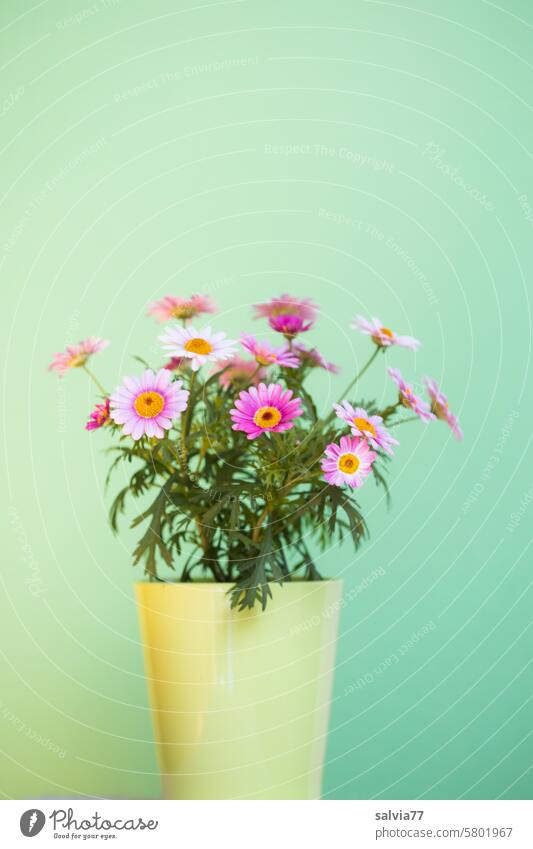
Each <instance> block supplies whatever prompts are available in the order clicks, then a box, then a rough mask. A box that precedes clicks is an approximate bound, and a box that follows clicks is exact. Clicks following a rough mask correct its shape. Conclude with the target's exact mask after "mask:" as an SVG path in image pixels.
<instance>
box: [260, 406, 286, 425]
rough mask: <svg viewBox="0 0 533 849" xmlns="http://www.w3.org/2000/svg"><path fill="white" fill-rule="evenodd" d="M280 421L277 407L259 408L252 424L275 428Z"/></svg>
mask: <svg viewBox="0 0 533 849" xmlns="http://www.w3.org/2000/svg"><path fill="white" fill-rule="evenodd" d="M280 419H281V413H280V411H279V410H278V409H277V407H259V409H258V410H257V412H256V414H255V416H254V424H256V425H257V426H258V427H263V428H267V427H276V425H277V424H279V421H280Z"/></svg>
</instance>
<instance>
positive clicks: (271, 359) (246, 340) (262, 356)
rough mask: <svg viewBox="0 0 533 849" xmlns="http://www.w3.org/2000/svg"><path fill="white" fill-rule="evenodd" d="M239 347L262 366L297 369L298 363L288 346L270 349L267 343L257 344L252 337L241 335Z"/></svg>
mask: <svg viewBox="0 0 533 849" xmlns="http://www.w3.org/2000/svg"><path fill="white" fill-rule="evenodd" d="M241 345H242V347H243V348H245V349H246V350H247V351H249V352H250V354H252V356H254V357H255V359H256V362H258V363H259V364H260V365H262V366H284V367H285V368H298V366H299V365H300V361H299V360H298V357H297V356H296V355H295V354H292V353H291V351H290V349H289V346H288V345H281V346H280V347H279V348H273V347H271V346H270V345H269V344H268V342H258V341H257V339H256V338H255V337H254V336H249V335H248V334H246V333H245V334H243V335H242V336H241Z"/></svg>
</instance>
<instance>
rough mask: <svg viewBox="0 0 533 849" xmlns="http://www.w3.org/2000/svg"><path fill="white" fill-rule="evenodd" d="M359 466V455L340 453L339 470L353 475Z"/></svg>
mask: <svg viewBox="0 0 533 849" xmlns="http://www.w3.org/2000/svg"><path fill="white" fill-rule="evenodd" d="M358 468H359V457H356V456H355V454H341V456H340V457H339V471H341V472H344V473H345V474H346V475H353V474H354V473H355V472H356V471H357V469H358Z"/></svg>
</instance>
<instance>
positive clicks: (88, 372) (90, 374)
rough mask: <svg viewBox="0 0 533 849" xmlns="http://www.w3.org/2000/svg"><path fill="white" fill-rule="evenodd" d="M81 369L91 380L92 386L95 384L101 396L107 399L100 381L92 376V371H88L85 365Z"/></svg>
mask: <svg viewBox="0 0 533 849" xmlns="http://www.w3.org/2000/svg"><path fill="white" fill-rule="evenodd" d="M82 369H83V370H84V372H85V373H86V374H88V375H89V377H90V378H91V380H92V381H93V383H94V384H96V386H97V387H98V389H99V390H100V392H101V393H102V395H103V396H104V398H105V397H107V392H106V391H105V389H104V387H103V386H102V384H101V383H100V381H99V380H98V378H97V377H95V376H94V374H93V373H92V371H90V370H89V369H88V368H87V366H86V365H83V366H82Z"/></svg>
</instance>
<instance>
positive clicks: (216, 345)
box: [159, 326, 237, 371]
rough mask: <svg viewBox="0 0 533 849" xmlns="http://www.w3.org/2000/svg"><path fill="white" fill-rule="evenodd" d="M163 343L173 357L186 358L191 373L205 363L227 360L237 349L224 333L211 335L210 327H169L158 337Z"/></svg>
mask: <svg viewBox="0 0 533 849" xmlns="http://www.w3.org/2000/svg"><path fill="white" fill-rule="evenodd" d="M159 338H160V340H161V342H164V343H165V344H164V345H163V349H164V350H165V351H168V352H169V354H171V356H173V357H187V358H188V359H190V361H191V368H192V370H193V371H198V369H199V368H201V366H203V365H205V364H206V363H216V362H217V361H218V360H227V359H229V357H231V355H232V354H235V353H236V351H237V349H236V348H235V347H234V345H235V344H236V342H235V341H234V340H233V339H226V334H225V333H212V332H211V328H210V327H206V328H204V330H196V328H195V327H192V326H191V327H177V326H175V327H170V328H169V330H168V331H167V332H166V333H165V334H164V335H163V336H160V337H159Z"/></svg>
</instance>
